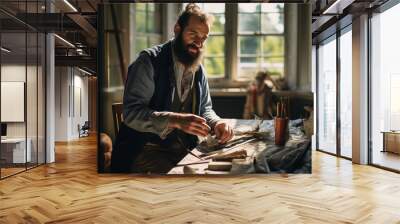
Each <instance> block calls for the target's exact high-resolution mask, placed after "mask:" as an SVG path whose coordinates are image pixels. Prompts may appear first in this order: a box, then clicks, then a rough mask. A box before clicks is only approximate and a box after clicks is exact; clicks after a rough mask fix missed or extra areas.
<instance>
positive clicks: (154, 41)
mask: <svg viewBox="0 0 400 224" xmlns="http://www.w3.org/2000/svg"><path fill="white" fill-rule="evenodd" d="M159 44H161V37H160V36H151V37H149V46H148V47H152V46H155V45H159Z"/></svg>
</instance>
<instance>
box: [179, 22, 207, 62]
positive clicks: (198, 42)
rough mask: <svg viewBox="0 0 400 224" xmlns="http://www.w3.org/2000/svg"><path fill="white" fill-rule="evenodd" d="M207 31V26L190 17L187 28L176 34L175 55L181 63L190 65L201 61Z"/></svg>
mask: <svg viewBox="0 0 400 224" xmlns="http://www.w3.org/2000/svg"><path fill="white" fill-rule="evenodd" d="M209 30H210V28H209V26H208V24H206V23H204V22H202V21H201V20H200V19H198V18H196V17H194V16H192V17H190V19H189V22H188V24H187V26H186V27H185V28H184V29H183V30H180V32H179V33H177V34H176V40H177V45H178V46H177V48H176V53H177V56H178V58H179V59H180V61H182V63H184V64H186V65H192V64H193V63H194V62H196V61H197V62H198V61H199V60H198V59H201V56H202V53H203V50H204V43H205V41H206V39H207V38H208V33H209Z"/></svg>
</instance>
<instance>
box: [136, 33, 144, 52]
mask: <svg viewBox="0 0 400 224" xmlns="http://www.w3.org/2000/svg"><path fill="white" fill-rule="evenodd" d="M146 48H147V38H146V37H139V36H137V37H136V40H135V53H136V54H138V53H139V52H141V51H142V50H143V49H146Z"/></svg>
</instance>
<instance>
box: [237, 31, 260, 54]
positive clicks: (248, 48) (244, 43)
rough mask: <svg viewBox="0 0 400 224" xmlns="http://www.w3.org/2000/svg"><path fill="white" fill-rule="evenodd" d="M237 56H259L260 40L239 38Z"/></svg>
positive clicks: (257, 38)
mask: <svg viewBox="0 0 400 224" xmlns="http://www.w3.org/2000/svg"><path fill="white" fill-rule="evenodd" d="M239 49H240V51H239V55H241V56H243V55H252V56H257V55H259V54H260V51H261V48H260V38H259V37H254V36H239Z"/></svg>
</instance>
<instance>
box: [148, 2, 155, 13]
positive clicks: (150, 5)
mask: <svg viewBox="0 0 400 224" xmlns="http://www.w3.org/2000/svg"><path fill="white" fill-rule="evenodd" d="M147 11H149V12H154V11H155V4H154V3H147Z"/></svg>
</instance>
